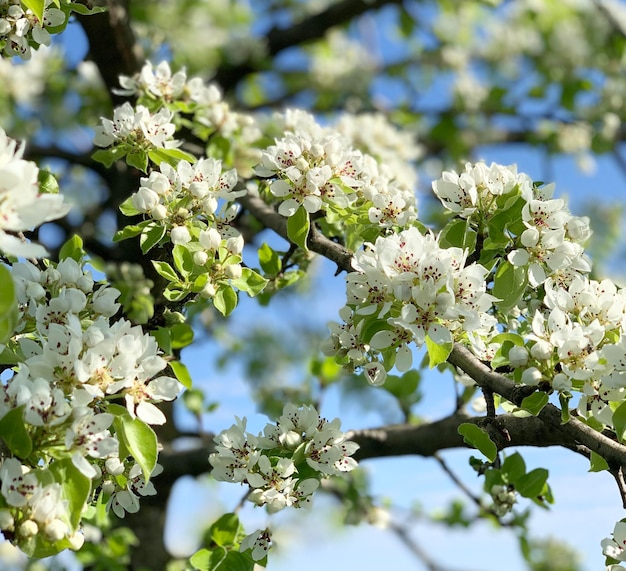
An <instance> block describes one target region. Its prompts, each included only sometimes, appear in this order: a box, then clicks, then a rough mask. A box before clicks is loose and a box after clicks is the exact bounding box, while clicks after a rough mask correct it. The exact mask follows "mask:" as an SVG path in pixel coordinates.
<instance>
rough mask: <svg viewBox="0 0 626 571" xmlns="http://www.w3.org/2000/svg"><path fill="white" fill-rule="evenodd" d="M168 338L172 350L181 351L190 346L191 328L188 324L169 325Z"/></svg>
mask: <svg viewBox="0 0 626 571" xmlns="http://www.w3.org/2000/svg"><path fill="white" fill-rule="evenodd" d="M169 330H170V337H171V339H172V349H182V348H183V347H187V345H191V343H192V341H193V327H191V325H189V323H174V324H173V325H170V327H169Z"/></svg>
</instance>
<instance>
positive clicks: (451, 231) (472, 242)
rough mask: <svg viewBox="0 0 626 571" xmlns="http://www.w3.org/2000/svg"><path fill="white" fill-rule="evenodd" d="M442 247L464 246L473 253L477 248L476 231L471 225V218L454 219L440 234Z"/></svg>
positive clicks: (463, 247)
mask: <svg viewBox="0 0 626 571" xmlns="http://www.w3.org/2000/svg"><path fill="white" fill-rule="evenodd" d="M439 244H440V245H441V247H442V248H451V247H455V248H462V249H467V251H468V253H470V254H471V253H472V252H473V251H474V249H475V248H476V231H475V230H472V228H470V226H469V220H459V219H458V218H455V219H452V220H451V221H450V222H448V224H446V225H445V226H444V228H443V230H442V231H441V233H440V234H439Z"/></svg>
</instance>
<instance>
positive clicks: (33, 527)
mask: <svg viewBox="0 0 626 571" xmlns="http://www.w3.org/2000/svg"><path fill="white" fill-rule="evenodd" d="M38 532H39V526H38V525H37V523H36V522H34V521H33V520H32V519H27V520H26V521H24V522H22V523H21V524H20V527H19V528H18V530H17V533H18V534H19V535H21V536H22V537H34V536H35V535H37V533H38Z"/></svg>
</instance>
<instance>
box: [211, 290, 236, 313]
mask: <svg viewBox="0 0 626 571" xmlns="http://www.w3.org/2000/svg"><path fill="white" fill-rule="evenodd" d="M237 301H238V300H237V292H236V291H235V290H234V289H233V288H232V287H231V286H229V285H227V284H222V285H220V287H219V289H218V290H217V293H216V294H215V297H214V298H213V305H214V306H215V309H217V310H218V311H219V312H220V313H221V314H222V315H223V316H224V317H227V316H228V315H230V314H231V312H232V311H233V309H235V307H237Z"/></svg>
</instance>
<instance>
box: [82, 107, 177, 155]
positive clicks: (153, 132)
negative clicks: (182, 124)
mask: <svg viewBox="0 0 626 571" xmlns="http://www.w3.org/2000/svg"><path fill="white" fill-rule="evenodd" d="M172 119H173V113H172V112H171V111H169V110H168V109H165V108H163V109H160V110H159V111H157V112H156V113H150V110H149V109H148V108H147V107H144V106H143V105H137V107H136V108H133V106H132V105H131V104H130V103H128V102H126V103H124V104H123V105H122V106H121V107H116V108H115V110H114V111H113V119H112V120H111V119H106V118H102V125H100V126H98V127H97V128H96V132H95V136H94V140H93V142H94V144H95V145H97V146H99V147H108V146H109V145H113V144H126V145H129V146H130V147H133V148H137V149H142V150H144V151H149V150H152V149H155V148H157V149H158V148H161V149H172V148H175V147H177V146H178V145H179V142H178V141H175V140H174V139H173V138H172V137H173V135H174V131H175V130H176V127H175V125H174V123H172Z"/></svg>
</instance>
